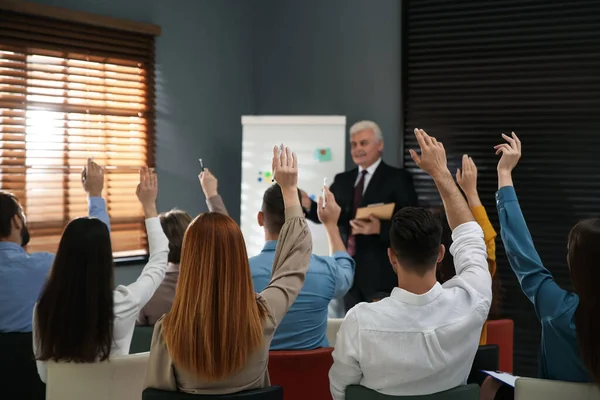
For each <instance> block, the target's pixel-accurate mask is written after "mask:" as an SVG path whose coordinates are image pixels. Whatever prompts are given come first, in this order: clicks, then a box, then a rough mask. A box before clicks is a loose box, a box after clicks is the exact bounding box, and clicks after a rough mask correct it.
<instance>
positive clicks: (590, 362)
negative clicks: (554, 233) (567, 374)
mask: <svg viewBox="0 0 600 400" xmlns="http://www.w3.org/2000/svg"><path fill="white" fill-rule="evenodd" d="M598 243H600V219H598V218H595V219H588V220H585V221H581V222H580V223H578V224H577V225H575V226H574V227H573V229H572V230H571V233H570V234H569V245H568V246H569V252H568V256H567V259H568V262H569V269H570V270H571V278H572V279H573V287H574V288H575V292H576V293H577V295H578V296H579V306H578V307H577V310H576V311H575V330H576V333H577V343H578V344H579V354H580V357H581V359H582V361H583V363H584V365H585V366H586V367H587V369H588V371H589V372H590V374H591V375H592V378H593V379H594V380H595V381H596V383H597V384H600V345H599V344H598V337H600V319H598V315H600V296H598V288H597V286H598V281H600V268H599V267H598V265H597V264H598V260H600V246H598Z"/></svg>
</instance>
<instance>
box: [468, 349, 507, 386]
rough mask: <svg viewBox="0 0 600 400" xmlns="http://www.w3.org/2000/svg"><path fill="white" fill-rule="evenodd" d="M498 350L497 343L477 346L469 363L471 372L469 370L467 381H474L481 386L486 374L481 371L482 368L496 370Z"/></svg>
mask: <svg viewBox="0 0 600 400" xmlns="http://www.w3.org/2000/svg"><path fill="white" fill-rule="evenodd" d="M498 351H499V350H498V345H495V344H487V345H485V346H479V348H478V349H477V353H475V359H473V364H472V365H471V372H469V377H468V378H467V383H476V384H478V385H480V386H481V384H482V383H483V381H484V380H485V378H487V376H488V375H487V374H485V373H483V372H481V370H482V369H483V370H486V371H497V370H498Z"/></svg>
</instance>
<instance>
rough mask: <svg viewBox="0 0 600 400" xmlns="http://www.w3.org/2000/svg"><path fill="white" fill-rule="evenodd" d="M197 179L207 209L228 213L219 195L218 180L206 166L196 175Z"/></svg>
mask: <svg viewBox="0 0 600 400" xmlns="http://www.w3.org/2000/svg"><path fill="white" fill-rule="evenodd" d="M198 179H199V180H200V186H202V191H203V192H204V197H205V198H206V205H207V206H208V211H210V212H215V213H219V214H225V215H229V213H228V212H227V208H225V203H223V199H222V198H221V196H219V190H218V187H219V181H218V180H217V178H216V177H215V176H214V175H213V174H212V172H210V171H209V170H208V168H204V171H202V172H201V173H200V175H198Z"/></svg>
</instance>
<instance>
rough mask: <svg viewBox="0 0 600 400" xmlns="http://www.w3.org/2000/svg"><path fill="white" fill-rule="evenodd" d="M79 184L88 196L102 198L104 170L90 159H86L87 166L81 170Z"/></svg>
mask: <svg viewBox="0 0 600 400" xmlns="http://www.w3.org/2000/svg"><path fill="white" fill-rule="evenodd" d="M81 184H82V186H83V190H85V192H86V193H87V194H88V196H90V197H102V189H103V188H104V169H103V168H102V167H101V166H99V165H98V164H96V163H95V162H94V161H93V160H92V159H91V158H88V159H87V165H86V166H85V167H83V169H82V170H81Z"/></svg>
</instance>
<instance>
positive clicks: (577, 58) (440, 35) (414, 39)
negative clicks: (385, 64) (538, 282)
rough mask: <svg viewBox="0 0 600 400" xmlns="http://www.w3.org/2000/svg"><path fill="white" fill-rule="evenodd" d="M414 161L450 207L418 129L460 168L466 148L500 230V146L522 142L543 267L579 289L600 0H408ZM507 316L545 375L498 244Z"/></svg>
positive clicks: (596, 168) (599, 116)
mask: <svg viewBox="0 0 600 400" xmlns="http://www.w3.org/2000/svg"><path fill="white" fill-rule="evenodd" d="M405 11H406V14H405V18H406V24H407V25H406V32H405V34H406V37H405V40H406V46H407V47H406V57H407V60H406V63H405V65H406V68H407V69H406V82H405V92H404V99H405V104H404V107H405V109H404V113H405V132H404V135H405V136H404V138H405V161H406V166H407V167H408V168H409V169H411V170H412V172H413V173H414V174H415V182H416V183H415V184H416V186H417V191H418V193H419V197H420V199H421V201H423V202H426V203H428V204H439V197H438V195H437V191H436V190H435V188H434V186H433V185H432V182H431V180H430V179H428V178H427V177H426V176H425V175H424V174H423V173H421V172H420V171H419V170H418V169H416V168H415V166H414V163H413V162H412V160H411V159H410V156H409V155H408V152H407V151H408V149H409V148H413V147H415V146H416V143H415V141H414V137H413V135H412V129H413V128H415V127H421V128H424V129H426V130H427V131H428V132H430V133H431V134H433V135H435V136H436V137H438V138H440V139H441V140H442V141H443V143H444V145H445V147H446V149H447V151H448V160H449V164H450V167H451V168H452V169H453V170H454V171H455V170H456V168H457V167H458V165H459V162H460V156H461V154H462V153H469V155H471V156H472V157H473V159H474V161H475V162H476V163H477V165H478V167H479V189H480V192H481V195H482V198H483V203H484V205H485V206H486V209H487V210H488V213H489V214H490V218H491V219H492V223H493V224H494V226H495V227H496V229H498V228H499V227H498V218H497V212H496V209H495V202H494V193H495V191H496V189H497V176H496V163H497V159H498V158H497V157H496V156H495V155H494V150H493V146H494V145H495V144H498V143H500V142H501V138H500V134H501V133H502V132H510V131H512V130H514V131H515V132H517V133H518V134H520V136H521V138H522V141H523V146H524V149H523V159H522V161H521V163H520V165H519V167H518V168H517V170H516V172H515V185H516V188H517V192H518V195H519V199H520V202H521V205H522V208H523V212H524V214H525V217H526V219H527V222H528V225H529V228H530V230H531V234H532V236H533V239H534V242H535V244H536V247H537V249H538V251H539V253H540V256H541V258H542V260H543V262H544V265H545V266H546V267H547V268H548V269H549V270H550V271H551V272H552V273H553V275H554V277H555V278H556V280H557V282H558V283H559V284H560V285H561V286H563V287H565V288H570V278H569V271H568V267H567V265H566V242H567V235H568V233H569V230H570V228H571V227H572V226H573V225H574V224H575V223H576V222H577V221H578V220H580V219H583V218H589V217H593V216H598V215H599V214H600V202H599V201H598V195H599V194H600V179H598V178H599V177H600V162H598V153H599V152H600V136H599V135H598V132H599V130H600V113H598V108H599V106H600V75H598V71H599V70H600V26H599V25H598V24H597V22H596V20H595V18H596V16H597V15H598V13H599V12H600V3H599V2H597V1H591V0H589V1H543V0H534V1H527V2H522V1H516V0H493V1H491V0H463V1H449V0H414V1H409V2H408V4H407V5H406V10H405ZM497 259H498V271H499V275H500V278H501V280H502V286H503V289H504V292H503V295H502V306H503V315H504V316H505V317H508V318H512V319H513V320H514V321H515V372H516V373H517V374H521V375H536V374H537V354H538V350H539V341H540V324H539V322H538V320H537V318H536V316H535V313H534V311H533V306H532V304H531V303H530V302H529V300H528V299H527V298H526V297H525V296H524V295H523V294H522V291H521V289H520V286H519V283H518V282H517V280H516V279H515V277H514V274H513V272H512V270H511V269H510V266H509V265H508V262H507V259H506V256H505V254H504V249H503V246H502V241H501V240H500V238H498V240H497Z"/></svg>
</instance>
